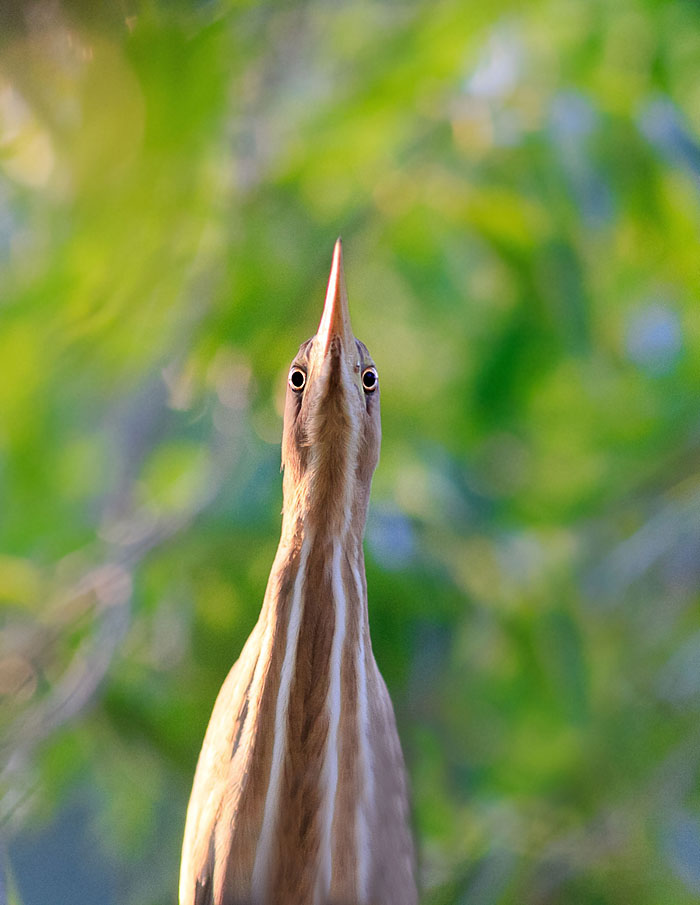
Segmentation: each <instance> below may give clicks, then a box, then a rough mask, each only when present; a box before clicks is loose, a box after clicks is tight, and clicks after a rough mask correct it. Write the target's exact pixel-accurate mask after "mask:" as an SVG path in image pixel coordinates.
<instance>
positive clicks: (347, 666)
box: [252, 499, 373, 905]
mask: <svg viewBox="0 0 700 905" xmlns="http://www.w3.org/2000/svg"><path fill="white" fill-rule="evenodd" d="M351 513H352V516H351V518H349V519H348V520H347V522H346V524H345V526H344V528H345V530H344V533H341V532H337V533H333V532H327V531H324V530H322V526H320V525H319V522H318V520H317V516H320V513H318V512H316V511H315V510H314V509H313V507H311V509H310V510H308V511H307V512H305V513H303V514H302V513H294V512H292V511H288V512H285V520H284V526H283V533H282V539H281V542H280V547H279V550H278V554H277V558H276V560H275V565H274V567H273V570H272V574H271V576H270V583H269V586H268V593H267V594H266V599H265V604H264V607H263V611H262V613H261V620H262V621H263V622H264V623H265V624H267V625H268V626H270V627H271V631H270V633H269V635H268V637H272V638H274V639H275V640H274V642H273V644H276V645H279V646H280V648H283V651H284V653H283V655H282V650H278V651H277V657H275V651H274V649H273V650H271V652H270V656H271V659H277V658H279V660H280V661H281V669H280V675H279V685H278V690H277V695H276V701H275V732H274V744H273V751H272V759H271V769H270V777H269V782H268V786H267V794H266V798H265V804H264V814H263V821H262V828H261V833H260V837H259V841H258V847H257V851H256V859H255V868H254V872H253V887H252V891H253V893H254V896H255V900H256V901H257V900H260V901H266V896H267V895H269V893H270V891H271V890H274V889H275V888H294V889H298V890H299V893H298V899H295V900H294V901H297V900H298V901H299V902H300V903H301V902H304V903H309V905H313V903H315V902H319V903H321V902H325V901H327V899H328V896H329V895H331V893H332V891H333V889H334V883H335V884H336V886H337V884H338V883H341V882H342V883H344V884H345V886H344V887H342V888H339V889H336V892H337V893H340V894H342V896H343V897H345V896H348V895H350V896H354V897H355V898H354V899H352V900H353V901H357V902H361V901H363V898H362V895H363V889H364V888H365V887H366V884H367V871H368V860H367V858H368V855H367V852H368V845H367V842H366V836H367V833H368V830H367V823H366V819H367V818H366V813H367V809H366V801H365V796H366V795H367V794H368V792H367V790H371V789H372V777H371V768H370V755H369V725H368V714H367V690H366V689H367V670H368V663H369V659H368V658H369V657H370V656H371V647H370V640H369V624H368V614H367V593H366V583H365V570H364V555H363V549H362V534H363V531H364V517H365V513H366V499H365V500H362V499H360V500H358V501H356V505H355V506H353V507H352V509H351ZM372 663H373V660H372ZM341 765H342V770H341ZM341 773H342V775H343V782H342V783H340V784H339V775H340V774H341ZM339 826H340V827H341V828H340V829H339ZM334 827H335V828H334ZM345 836H347V838H345V842H344V847H345V849H346V850H348V851H352V852H360V854H359V855H356V856H354V857H355V860H356V866H355V868H354V871H353V873H354V876H353V877H352V878H350V879H348V876H347V872H346V871H344V872H343V878H342V880H341V879H340V874H339V871H340V864H341V862H342V857H343V856H342V854H341V853H340V852H339V851H338V850H337V849H338V845H339V843H338V841H337V840H338V839H340V838H343V837H345ZM346 857H347V855H346ZM348 884H350V886H348Z"/></svg>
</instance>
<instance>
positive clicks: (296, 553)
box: [265, 492, 369, 627]
mask: <svg viewBox="0 0 700 905" xmlns="http://www.w3.org/2000/svg"><path fill="white" fill-rule="evenodd" d="M368 497H369V493H368V492H367V493H363V492H360V493H358V494H357V496H356V497H355V499H353V500H352V501H351V502H350V505H349V506H348V507H347V515H344V516H343V517H342V518H338V519H334V517H333V511H332V509H331V508H330V507H329V506H328V505H326V504H325V503H324V501H320V502H319V505H317V506H314V505H313V504H309V500H308V498H307V499H306V500H305V501H304V502H305V504H306V505H304V506H296V505H285V509H284V516H283V520H282V535H281V538H280V544H279V548H278V550H277V556H276V558H275V564H274V566H273V569H272V573H271V575H270V583H269V585H268V593H267V594H266V599H265V607H266V608H267V609H268V613H267V614H266V615H268V616H270V615H274V616H275V617H281V618H282V619H283V621H284V622H287V620H288V618H289V615H290V614H289V612H288V610H290V609H291V608H292V606H293V604H294V599H295V592H296V599H297V600H298V602H299V603H300V604H301V607H302V610H303V612H304V615H305V619H306V621H307V622H308V623H312V622H313V623H315V622H316V621H317V620H320V621H321V622H324V623H327V624H332V623H333V622H334V621H335V619H336V617H337V616H338V615H339V614H338V609H339V608H341V609H343V610H344V608H345V607H346V606H347V605H348V604H349V605H350V606H352V607H353V608H358V607H359V611H360V612H359V613H358V615H359V616H360V617H361V620H362V625H363V627H364V624H365V623H366V620H367V594H366V585H365V561H364V552H363V537H364V530H365V521H366V516H367V502H368ZM292 576H293V577H294V581H293V582H292V581H291V578H292ZM341 618H344V617H342V616H341Z"/></svg>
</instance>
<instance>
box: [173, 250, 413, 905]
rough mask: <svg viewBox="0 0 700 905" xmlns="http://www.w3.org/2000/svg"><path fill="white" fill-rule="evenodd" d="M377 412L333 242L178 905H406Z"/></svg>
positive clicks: (209, 752) (409, 859)
mask: <svg viewBox="0 0 700 905" xmlns="http://www.w3.org/2000/svg"><path fill="white" fill-rule="evenodd" d="M379 397H380V386H379V376H378V373H377V368H376V366H375V363H374V361H373V360H372V357H371V356H370V353H369V351H368V349H367V347H366V346H365V345H364V344H363V343H362V342H360V341H359V340H357V339H355V337H354V335H353V332H352V327H351V324H350V315H349V310H348V297H347V290H346V286H345V277H344V272H343V257H342V244H341V240H340V239H338V241H337V242H336V244H335V248H334V251H333V260H332V266H331V272H330V277H329V280H328V288H327V291H326V298H325V304H324V307H323V314H322V317H321V321H320V324H319V327H318V330H317V332H316V334H315V336H313V337H312V338H311V339H309V340H307V341H306V342H305V343H302V345H301V346H300V347H299V351H298V353H297V354H296V356H295V357H294V360H293V361H292V363H291V367H290V369H289V376H288V380H287V390H286V400H285V410H284V428H283V438H282V468H283V472H284V478H283V500H284V503H283V510H282V530H281V538H280V542H279V547H278V550H277V554H276V556H275V559H274V563H273V566H272V570H271V572H270V577H269V580H268V584H267V589H266V591H265V596H264V599H263V604H262V607H261V611H260V616H259V619H258V622H257V623H256V625H255V627H254V629H253V631H252V632H251V634H250V636H249V638H248V640H247V642H246V644H245V646H244V648H243V650H242V652H241V655H240V657H239V659H238V660H237V661H236V662H235V663H234V665H233V667H232V669H231V671H230V673H229V674H228V677H227V678H226V680H225V681H224V684H223V686H222V688H221V691H220V692H219V695H218V697H217V699H216V703H215V705H214V709H213V711H212V715H211V719H210V722H209V726H208V728H207V731H206V734H205V738H204V743H203V746H202V750H201V753H200V756H199V760H198V763H197V769H196V773H195V777H194V783H193V788H192V793H191V797H190V801H189V806H188V808H187V818H186V824H185V834H184V841H183V850H182V862H181V871H180V905H416V902H417V887H416V881H415V854H414V846H413V839H412V833H411V829H410V816H409V803H408V793H407V780H406V770H405V765H404V759H403V755H402V751H401V746H400V743H399V737H398V732H397V728H396V720H395V716H394V710H393V707H392V703H391V699H390V697H389V693H388V691H387V687H386V685H385V683H384V680H383V678H382V676H381V674H380V672H379V668H378V666H377V663H376V660H375V657H374V654H373V651H372V645H371V640H370V631H369V621H368V609H367V581H366V576H365V564H364V553H363V536H364V530H365V523H366V518H367V508H368V505H369V495H370V484H371V481H372V475H373V473H374V470H375V468H376V466H377V463H378V460H379V446H380V439H381V424H380V414H379Z"/></svg>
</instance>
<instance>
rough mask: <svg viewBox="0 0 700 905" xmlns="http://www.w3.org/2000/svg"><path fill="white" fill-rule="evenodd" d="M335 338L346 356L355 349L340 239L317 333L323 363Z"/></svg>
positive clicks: (334, 253)
mask: <svg viewBox="0 0 700 905" xmlns="http://www.w3.org/2000/svg"><path fill="white" fill-rule="evenodd" d="M335 337H339V339H340V342H341V345H342V347H343V351H344V352H345V354H347V353H348V352H349V351H350V350H351V349H352V348H353V346H354V343H355V337H354V336H353V332H352V327H351V325H350V312H349V311H348V291H347V289H346V288H345V274H344V273H343V243H342V242H341V240H340V239H338V240H337V242H336V243H335V248H334V249H333V264H332V265H331V275H330V277H329V279H328V289H327V290H326V302H325V304H324V306H323V316H322V317H321V323H320V324H319V325H318V332H317V333H316V341H317V343H318V346H317V348H318V353H319V356H320V359H321V361H322V360H323V359H324V358H325V357H326V353H327V352H328V348H329V346H330V344H331V340H333V339H334V338H335Z"/></svg>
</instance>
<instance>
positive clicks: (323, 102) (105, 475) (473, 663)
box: [0, 0, 700, 905]
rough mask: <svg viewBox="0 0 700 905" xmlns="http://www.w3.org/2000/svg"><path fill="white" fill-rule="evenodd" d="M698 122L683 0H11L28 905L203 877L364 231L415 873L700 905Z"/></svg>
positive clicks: (494, 891) (15, 625) (373, 574)
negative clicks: (315, 396) (310, 347)
mask: <svg viewBox="0 0 700 905" xmlns="http://www.w3.org/2000/svg"><path fill="white" fill-rule="evenodd" d="M699 135H700V8H699V7H698V5H697V4H696V3H691V2H658V0H618V2H615V3H612V2H607V0H598V2H574V0H549V2H547V0H543V2H532V3H519V4H511V3H506V2H502V0H494V2H491V3H488V4H487V3H483V2H482V3H477V2H471V3H467V2H457V0H408V2H382V3H380V2H347V3H346V2H339V3H329V2H326V3H324V2H298V0H296V2H283V3H253V2H233V0H229V2H224V0H221V2H199V3H197V2H193V0H190V2H188V0H180V2H169V3H166V2H165V0H143V2H138V0H120V2H117V0H114V2H107V0H104V2H102V3H98V2H87V0H85V2H79V0H72V2H67V0H64V2H63V3H59V2H48V0H40V2H35V3H32V4H28V3H21V2H16V3H14V4H13V3H3V5H2V10H1V11H0V268H1V272H0V606H1V607H2V610H1V615H0V755H1V758H0V821H2V822H1V824H0V825H1V827H2V829H0V873H1V874H2V875H3V876H4V881H3V882H4V886H5V893H6V895H7V896H8V898H9V901H10V902H13V903H21V905H43V903H47V905H64V903H65V905H72V903H76V902H80V903H88V905H91V903H100V905H113V903H114V905H166V903H173V902H174V901H175V897H176V885H177V872H178V862H179V846H180V841H181V835H182V828H183V823H184V812H185V807H186V802H187V797H188V794H189V787H190V783H191V779H192V775H193V771H194V765H195V761H196V757H197V753H198V750H199V746H200V744H201V740H202V736H203V732H204V728H205V726H206V722H207V719H208V716H209V713H210V709H211V706H212V703H213V700H214V698H215V695H216V692H217V690H218V688H219V686H220V684H221V682H222V680H223V678H224V676H225V674H226V672H227V670H228V668H229V667H230V665H231V663H232V662H233V661H234V660H235V658H236V656H237V655H238V652H239V651H240V648H241V646H242V644H243V642H244V640H245V638H246V637H247V634H248V632H249V631H250V629H251V627H252V625H253V624H254V622H255V619H256V617H257V613H258V609H259V606H260V602H261V599H262V594H263V590H264V586H265V582H266V578H267V574H268V572H269V568H270V565H271V562H272V558H273V556H274V552H275V548H276V543H277V538H278V532H279V523H280V517H279V512H280V506H281V480H280V476H279V439H280V432H281V416H280V411H281V409H280V406H281V400H282V397H283V392H284V383H285V377H286V371H287V367H288V363H289V361H290V359H291V357H292V355H293V354H294V353H295V351H296V349H297V347H298V345H299V343H300V342H302V341H303V340H305V339H306V338H307V337H308V336H309V335H311V334H312V333H313V332H314V330H315V327H316V324H317V322H318V318H319V316H320V309H321V304H322V300H323V293H324V287H325V281H326V279H327V274H328V270H329V267H330V258H331V252H332V248H333V243H334V241H335V238H336V236H337V235H339V234H342V236H343V239H344V247H345V262H346V274H347V282H348V290H349V297H350V302H351V310H352V318H353V326H354V328H355V331H356V333H357V335H358V337H360V338H361V339H362V340H363V341H365V342H366V344H367V345H368V346H369V348H370V350H371V352H372V354H373V356H374V358H375V360H376V362H377V365H378V369H379V373H380V378H381V381H382V416H383V430H384V439H383V450H382V459H381V462H380V466H379V469H378V471H377V474H376V477H375V481H374V485H373V496H372V509H371V514H370V519H369V525H368V533H367V543H366V549H367V572H368V582H369V592H370V616H371V625H372V635H373V643H374V648H375V653H376V657H377V660H378V662H379V665H380V668H381V670H382V672H383V674H384V676H385V677H386V679H387V682H388V684H389V687H390V690H391V693H392V697H393V699H394V702H395V707H396V711H397V717H398V720H399V727H400V733H401V737H402V742H403V746H404V750H405V753H406V757H407V761H408V765H409V770H410V774H411V784H412V791H413V801H414V811H415V826H416V834H417V839H418V842H419V848H420V853H421V864H422V877H423V887H424V890H425V892H424V897H423V902H424V903H426V905H448V903H449V905H453V903H454V905H507V903H512V905H556V903H561V905H577V903H581V905H584V903H585V905H687V903H691V902H698V901H700V794H699V786H698V778H699V777H698V773H699V771H700V723H699V722H698V714H699V711H700V610H699V608H698V602H699V599H700V412H699V406H698V386H699V383H700V309H699V308H698V277H699V275H700V271H699V256H698V229H699V226H700V203H699V198H700V196H699V191H700V142H699V138H698V136H699ZM0 900H2V892H1V891H0Z"/></svg>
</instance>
